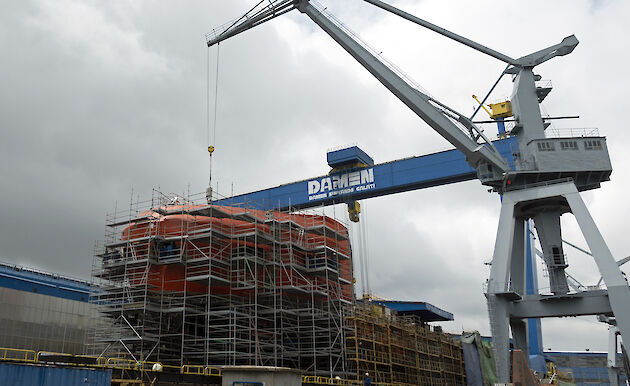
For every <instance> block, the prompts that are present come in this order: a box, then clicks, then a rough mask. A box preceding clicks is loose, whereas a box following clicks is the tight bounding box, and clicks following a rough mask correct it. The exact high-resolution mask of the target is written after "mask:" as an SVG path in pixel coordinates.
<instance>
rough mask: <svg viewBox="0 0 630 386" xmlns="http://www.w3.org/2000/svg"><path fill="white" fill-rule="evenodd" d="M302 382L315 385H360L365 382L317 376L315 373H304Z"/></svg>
mask: <svg viewBox="0 0 630 386" xmlns="http://www.w3.org/2000/svg"><path fill="white" fill-rule="evenodd" d="M302 383H307V384H314V385H360V384H362V383H363V382H362V381H355V380H349V379H336V378H328V377H317V376H314V375H303V376H302Z"/></svg>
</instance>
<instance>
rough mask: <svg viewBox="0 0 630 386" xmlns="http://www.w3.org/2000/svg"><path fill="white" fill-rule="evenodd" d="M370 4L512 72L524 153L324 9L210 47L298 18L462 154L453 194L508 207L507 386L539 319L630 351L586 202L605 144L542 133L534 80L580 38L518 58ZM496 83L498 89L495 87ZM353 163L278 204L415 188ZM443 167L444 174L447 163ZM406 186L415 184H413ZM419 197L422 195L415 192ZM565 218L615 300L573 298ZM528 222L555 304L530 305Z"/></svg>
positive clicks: (621, 299)
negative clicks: (468, 190)
mask: <svg viewBox="0 0 630 386" xmlns="http://www.w3.org/2000/svg"><path fill="white" fill-rule="evenodd" d="M364 1H365V2H367V3H370V4H372V5H374V6H376V7H378V8H380V9H383V10H385V11H387V12H390V13H392V14H394V15H397V16H399V17H401V18H403V19H405V20H407V21H409V22H412V23H415V24H417V25H420V26H422V27H424V28H427V29H430V30H432V31H434V32H436V33H438V34H440V35H442V36H444V37H447V38H449V39H452V40H455V41H457V42H459V43H461V44H463V45H466V46H468V47H470V48H472V49H474V50H476V51H478V52H481V53H484V54H486V55H489V56H491V57H493V58H495V59H497V60H499V61H502V62H504V63H506V67H505V70H503V72H502V73H501V75H500V77H499V79H501V77H503V76H504V75H509V76H511V77H512V81H513V94H512V97H511V98H510V103H511V106H510V107H511V109H512V113H513V116H514V126H513V127H512V128H511V130H510V131H509V133H506V136H507V137H508V141H514V142H513V144H517V146H514V147H511V145H506V146H507V149H510V150H509V151H506V148H504V149H500V145H501V144H506V142H500V143H497V142H493V141H490V140H489V139H488V137H486V136H485V135H484V133H483V131H482V130H480V129H479V127H478V126H477V125H476V124H475V122H473V121H472V119H471V118H468V117H466V116H464V115H463V114H461V113H459V112H457V111H456V110H455V109H453V108H451V107H449V106H447V105H446V104H444V103H442V102H440V101H438V100H437V99H436V98H434V97H432V96H430V95H428V94H427V93H426V91H423V89H422V88H421V87H419V86H418V85H417V84H415V83H414V82H413V81H412V80H411V79H410V78H409V77H407V76H406V75H405V74H404V73H402V72H401V71H399V70H398V69H397V68H396V67H395V66H393V65H391V64H390V63H388V62H386V61H385V60H384V59H383V58H382V56H381V55H380V53H378V52H375V51H374V50H372V49H371V48H370V47H369V46H367V45H366V44H364V43H363V42H362V41H361V40H360V39H358V38H357V36H356V34H354V33H352V32H351V31H350V30H349V29H348V28H347V27H346V26H345V25H343V24H342V23H341V22H340V21H339V20H337V19H336V18H335V17H334V16H333V15H331V14H330V13H329V12H328V11H327V10H326V8H325V7H323V6H321V5H320V4H318V3H317V2H316V1H315V0H267V1H260V2H259V3H258V4H257V5H256V6H254V8H252V9H251V10H250V11H249V12H247V13H246V14H245V15H243V16H242V17H240V18H238V19H236V20H235V21H233V22H231V23H228V24H226V25H225V26H224V27H222V28H218V29H215V30H213V32H212V33H211V34H209V35H208V36H207V45H208V46H212V45H215V44H219V43H220V42H222V41H224V40H226V39H228V38H231V37H233V36H235V35H238V34H240V33H242V32H244V31H247V30H249V29H251V28H253V27H255V26H257V25H260V24H262V23H265V22H267V21H269V20H272V19H274V18H275V17H278V16H280V15H283V14H285V13H287V12H290V11H292V10H298V11H299V12H301V13H302V14H304V15H306V16H308V17H309V18H310V19H311V20H312V21H313V22H314V23H315V24H316V25H318V26H319V27H320V28H321V29H322V30H323V31H324V32H325V33H327V34H328V35H329V36H330V37H332V38H333V40H334V41H335V42H337V43H338V44H339V45H340V46H341V47H342V48H344V49H345V50H346V52H348V53H349V54H350V55H351V56H352V57H353V58H354V59H356V60H357V61H358V62H359V63H360V64H361V65H362V66H363V67H364V68H365V69H366V70H367V71H369V72H370V74H372V75H373V76H374V77H375V78H376V79H377V80H378V81H379V82H380V83H381V84H383V85H384V86H385V87H386V88H387V89H388V90H389V91H390V92H392V94H394V95H395V96H396V97H397V98H398V99H399V100H400V101H401V102H402V103H404V104H405V105H406V106H407V107H409V109H410V110H412V111H413V112H414V113H415V114H416V115H417V116H418V117H419V118H420V119H422V120H423V121H424V122H425V123H427V124H428V126H429V127H430V128H431V129H433V130H434V131H435V132H436V133H438V134H439V135H440V136H442V137H443V138H444V139H446V140H447V141H448V142H450V143H451V144H452V145H453V146H454V147H455V148H456V149H457V151H458V152H459V153H457V152H453V153H450V155H451V156H452V161H453V162H454V163H453V164H452V165H456V164H459V165H460V166H462V167H460V168H459V169H458V168H457V167H454V168H453V171H456V173H454V174H452V175H451V176H452V178H454V181H453V182H456V181H457V180H465V179H475V178H476V179H478V180H479V181H480V182H481V183H482V185H485V186H487V187H489V188H490V189H491V190H493V191H495V192H497V193H498V194H500V195H501V197H502V200H501V212H500V216H499V226H498V231H497V237H496V242H495V248H494V252H493V258H492V265H491V271H490V277H489V279H488V288H487V291H486V297H487V306H488V314H489V317H490V328H491V331H492V338H493V350H494V355H495V361H496V366H497V373H498V378H499V382H502V383H507V382H509V381H510V357H509V337H510V331H511V334H512V337H513V341H514V345H515V347H516V348H518V349H521V350H523V351H524V352H527V351H528V329H527V325H526V322H525V321H526V320H527V319H530V318H544V317H562V316H579V315H605V316H607V317H613V318H614V323H615V324H616V328H617V329H618V331H619V333H620V335H621V337H622V339H623V338H626V337H627V338H628V339H630V287H629V286H628V282H627V281H626V279H625V278H624V276H623V274H622V272H621V270H620V269H619V266H618V262H617V261H615V259H614V257H613V256H612V254H611V252H610V250H609V248H608V246H607V244H606V242H605V241H604V238H603V237H602V235H601V233H600V231H599V229H598V228H597V226H596V224H595V222H594V221H593V219H592V217H591V215H590V213H589V211H588V209H587V207H586V205H585V203H584V201H583V200H582V198H581V196H580V192H582V191H586V190H590V189H596V188H599V187H600V185H601V183H602V182H605V181H608V180H609V178H610V174H611V173H612V165H611V163H610V157H609V154H608V149H607V146H606V138H605V137H600V136H599V135H593V134H590V133H572V132H569V133H564V135H560V136H558V137H551V136H549V135H548V134H547V132H546V131H545V130H546V128H547V125H546V122H545V119H544V118H543V116H542V114H541V112H540V102H541V101H542V99H544V98H545V96H546V94H548V92H549V91H550V87H544V85H543V84H540V81H541V79H542V77H541V76H540V75H539V74H538V73H537V71H536V72H535V70H534V69H535V68H536V67H537V66H539V65H541V64H543V63H545V62H546V61H548V60H551V59H553V58H556V57H559V56H565V55H568V54H570V53H571V52H573V50H574V49H575V47H576V46H577V45H578V40H577V38H576V37H575V36H573V35H571V36H568V37H566V38H564V39H563V40H562V41H561V42H560V43H558V44H555V45H552V46H550V47H547V48H544V49H542V50H539V51H536V52H533V53H531V54H528V55H524V56H521V57H519V58H512V57H510V56H508V55H506V54H503V53H501V52H499V51H496V50H493V49H491V48H489V47H486V46H484V45H481V44H479V43H477V42H474V41H472V40H470V39H467V38H465V37H463V36H461V35H458V34H455V33H453V32H451V31H448V30H446V29H444V28H441V27H439V26H437V25H435V24H432V23H430V22H428V21H426V20H423V19H421V18H419V17H417V16H414V15H411V14H409V13H407V12H404V11H402V10H400V9H398V8H396V7H393V6H391V5H389V4H387V3H385V2H383V1H381V0H364ZM519 32H520V33H527V31H518V30H515V31H511V33H512V34H518V33H519ZM497 83H498V81H497V82H495V85H496V84H497ZM576 134H577V135H576ZM353 151H354V152H355V153H356V154H355V155H354V156H353V155H352V154H350V155H349V159H348V163H345V162H340V163H339V164H338V165H337V166H333V169H338V170H339V171H336V172H334V173H333V174H332V175H329V176H322V177H321V178H318V179H312V180H306V181H302V182H299V183H296V184H289V185H288V186H286V187H278V188H277V190H276V191H275V192H276V193H279V192H282V191H284V197H285V201H284V202H285V205H288V206H292V205H294V202H293V201H292V200H296V202H295V204H297V203H298V202H299V203H301V204H302V205H308V202H311V201H312V202H318V200H320V201H319V202H318V204H320V205H321V204H324V203H325V200H328V203H334V202H335V200H336V199H337V200H342V198H341V197H339V196H340V195H344V194H348V195H354V197H347V198H348V199H350V198H352V200H349V202H350V203H352V202H354V200H356V199H360V198H367V197H370V194H376V192H377V191H378V188H377V187H378V186H381V187H382V188H381V189H382V190H381V191H380V192H381V193H385V192H386V191H387V190H388V189H389V190H391V192H393V189H400V191H403V190H410V189H413V187H412V186H413V183H414V182H413V180H412V179H409V184H407V187H405V185H406V184H404V183H403V182H404V181H403V180H402V179H401V180H398V181H397V182H396V180H395V178H396V173H400V174H399V175H398V177H400V176H405V171H404V170H403V168H402V167H400V166H401V165H404V164H405V162H406V161H405V160H401V161H398V162H395V163H394V164H392V165H389V172H388V165H387V164H381V165H374V166H373V167H363V168H358V167H357V166H358V165H356V164H354V163H358V164H361V163H363V164H364V165H366V166H370V165H368V164H367V163H366V161H367V162H368V163H369V161H370V160H369V159H368V158H364V157H363V155H362V154H360V153H359V151H358V149H354V150H353ZM447 153H448V152H446V153H443V154H440V153H437V154H438V155H432V156H433V157H437V158H434V159H439V157H441V156H445V157H446V156H448V154H447ZM337 156H339V157H338V158H339V159H338V161H340V160H341V159H343V158H344V157H346V155H343V154H337V155H335V156H334V157H333V161H335V158H336V157H337ZM432 156H425V157H427V158H423V157H418V159H416V160H414V161H417V162H419V163H420V164H421V163H422V161H426V160H430V159H431V157H432ZM408 162H409V163H410V164H411V163H412V161H408ZM465 164H468V166H465ZM438 165H441V167H444V166H443V165H444V163H438ZM394 166H396V168H394ZM425 166H426V165H425ZM437 167H438V166H435V167H433V168H437ZM433 168H432V167H431V166H429V167H427V168H425V169H424V170H425V173H426V178H425V183H426V184H428V185H427V186H431V184H433V185H436V184H439V183H438V182H437V181H439V179H440V178H444V175H446V174H447V173H438V172H435V171H432V170H430V169H433ZM457 172H459V173H457ZM380 176H389V177H390V181H381V182H377V179H379V178H380ZM406 176H407V177H409V175H408V174H407V175H406ZM431 181H432V182H431ZM381 184H382V185H381ZM420 186H421V185H417V187H416V188H418V187H420ZM264 194H268V192H267V193H264V192H258V195H259V196H260V197H262V196H263V195H264ZM250 197H251V196H250ZM278 197H280V196H275V195H274V196H270V197H269V198H270V199H273V200H278V201H279V202H282V199H278ZM338 202H343V201H338ZM226 203H227V202H226ZM295 206H296V207H297V205H295ZM272 207H281V205H272ZM350 209H351V211H350V212H351V213H350V214H351V215H353V211H354V212H356V211H357V209H358V208H357V207H355V206H354V205H353V207H351V208H350ZM566 213H571V214H572V215H573V216H574V218H575V219H576V220H577V223H578V225H579V228H580V230H581V232H582V234H583V236H584V239H585V240H586V242H587V244H588V247H589V249H590V253H591V255H592V257H593V260H594V261H595V263H596V265H597V267H598V269H599V271H600V273H601V275H602V279H603V282H604V283H605V285H606V289H601V290H595V291H583V292H577V293H572V292H571V291H570V289H569V285H568V283H567V277H566V272H565V270H566V268H567V267H568V262H567V260H566V256H565V254H564V251H563V245H562V235H561V224H560V217H561V216H562V215H564V214H566ZM355 215H356V213H355ZM530 220H533V223H534V226H535V227H536V231H537V235H538V239H539V241H540V244H541V247H542V254H543V260H544V262H545V265H546V268H547V272H548V273H549V282H550V288H551V294H540V293H534V294H530V293H528V292H527V291H526V272H527V269H526V267H527V264H526V263H527V260H528V259H527V256H526V245H527V244H528V243H527V242H526V240H528V239H529V234H528V232H526V229H527V228H526V224H529V221H530Z"/></svg>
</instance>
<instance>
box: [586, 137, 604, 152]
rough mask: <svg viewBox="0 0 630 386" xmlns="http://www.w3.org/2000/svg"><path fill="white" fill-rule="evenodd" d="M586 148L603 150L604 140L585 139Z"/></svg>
mask: <svg viewBox="0 0 630 386" xmlns="http://www.w3.org/2000/svg"><path fill="white" fill-rule="evenodd" d="M584 149H585V150H602V141H600V140H598V139H592V140H587V141H584Z"/></svg>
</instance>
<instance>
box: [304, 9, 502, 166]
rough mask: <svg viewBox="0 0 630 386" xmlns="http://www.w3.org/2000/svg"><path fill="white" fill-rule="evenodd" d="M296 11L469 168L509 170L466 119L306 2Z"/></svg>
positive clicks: (488, 142) (494, 150)
mask: <svg viewBox="0 0 630 386" xmlns="http://www.w3.org/2000/svg"><path fill="white" fill-rule="evenodd" d="M298 9H299V10H300V12H303V13H305V14H306V15H307V16H308V17H310V18H311V20H313V21H314V22H315V23H316V24H317V25H318V26H320V27H321V28H322V29H323V30H324V31H325V32H326V33H327V34H328V35H330V37H332V38H333V39H334V40H335V41H336V42H337V43H338V44H339V45H341V46H342V47H343V48H344V49H345V50H346V51H347V52H348V53H349V54H350V55H352V57H353V58H355V59H356V60H357V61H358V62H359V63H360V64H361V65H362V66H363V67H365V69H367V70H368V71H369V72H370V73H371V74H372V75H374V77H376V79H378V80H379V81H380V82H381V83H382V84H383V85H384V86H385V87H387V89H388V90H390V91H391V92H392V93H393V94H394V95H395V96H396V97H397V98H398V99H400V100H401V101H402V102H403V103H404V104H405V105H407V107H409V108H410V109H411V110H412V111H413V112H414V113H416V115H418V116H419V117H420V118H422V120H424V121H425V122H426V123H427V124H428V125H429V126H431V127H432V128H433V130H435V131H437V132H438V133H439V134H440V135H441V136H442V137H444V138H445V139H446V140H447V141H449V142H450V143H451V144H452V145H453V146H455V147H456V148H457V149H458V150H459V151H461V152H462V153H464V155H465V156H466V159H467V161H468V163H469V164H470V165H471V166H472V167H473V168H475V169H479V167H480V164H481V163H484V164H490V165H492V167H493V168H496V169H497V170H499V171H500V172H505V171H507V170H509V167H508V165H507V162H505V159H503V157H501V155H500V154H499V153H498V152H497V150H496V149H495V148H494V147H493V146H492V145H491V143H490V141H489V140H488V139H487V138H485V137H483V135H482V134H481V131H479V130H477V129H476V127H475V126H474V124H473V123H472V122H469V121H468V118H466V117H464V116H463V115H461V114H459V113H458V112H457V111H455V110H453V109H451V108H449V107H447V106H446V105H444V104H442V103H440V102H439V101H437V100H436V99H435V98H432V97H430V96H428V95H426V94H424V93H423V92H421V91H420V90H418V89H417V88H416V87H414V86H413V85H411V84H410V83H409V82H407V81H406V80H405V79H404V78H402V77H401V76H400V75H399V74H398V73H397V72H396V71H394V69H392V68H391V67H390V66H388V65H387V64H386V63H384V62H383V61H382V60H380V59H379V58H378V56H376V55H374V54H373V53H372V52H370V50H369V49H368V48H367V47H366V46H365V45H363V44H361V42H359V41H358V40H357V39H356V38H354V37H353V36H352V35H351V34H350V33H349V31H347V30H346V29H345V28H343V26H342V25H341V24H340V23H338V22H336V20H334V19H333V18H332V17H330V16H328V15H326V14H325V13H324V12H323V11H322V10H320V9H318V7H316V6H315V5H314V4H313V3H311V2H310V1H302V2H300V4H299V6H298ZM465 130H468V131H469V133H466V131H465ZM469 135H473V136H477V135H479V137H481V138H483V139H484V140H485V141H486V143H483V144H479V143H477V142H476V141H475V140H473V138H471V137H470V136H469ZM479 137H477V138H479ZM477 138H475V139H477Z"/></svg>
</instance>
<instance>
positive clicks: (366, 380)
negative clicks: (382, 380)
mask: <svg viewBox="0 0 630 386" xmlns="http://www.w3.org/2000/svg"><path fill="white" fill-rule="evenodd" d="M371 384H372V379H370V373H365V378H363V386H369V385H371Z"/></svg>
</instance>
